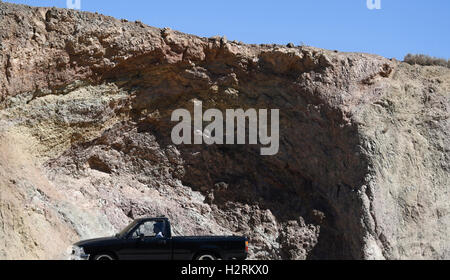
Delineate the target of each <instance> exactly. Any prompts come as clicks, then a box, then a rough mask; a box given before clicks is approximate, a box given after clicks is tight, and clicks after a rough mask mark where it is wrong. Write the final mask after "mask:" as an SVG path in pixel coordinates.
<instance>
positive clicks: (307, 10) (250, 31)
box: [5, 0, 450, 59]
mask: <svg viewBox="0 0 450 280" xmlns="http://www.w3.org/2000/svg"><path fill="white" fill-rule="evenodd" d="M5 2H13V3H21V4H29V5H33V6H56V7H66V0H28V1H27V0H10V1H5ZM81 9H82V10H83V11H91V12H99V13H102V14H106V15H110V16H114V17H117V18H125V19H128V20H141V21H142V22H144V23H146V24H148V25H151V26H156V27H171V28H172V29H176V30H179V31H182V32H186V33H191V34H196V35H199V36H206V37H210V36H214V35H225V36H227V38H228V39H229V40H238V41H243V42H245V43H277V44H287V43H289V42H292V43H295V44H301V43H304V44H307V45H311V46H315V47H321V48H326V49H332V50H335V49H336V50H340V51H357V52H367V53H375V54H380V55H383V56H386V57H388V58H391V57H396V58H398V59H402V58H403V57H404V55H405V54H407V53H409V52H410V53H425V54H429V55H432V56H438V57H444V58H450V1H449V0H431V1H426V0H381V10H369V9H368V8H367V5H366V0H278V1H275V0H273V1H266V0H259V1H253V0H239V1H236V0H226V1H214V0H190V1H186V0H181V1H177V0H171V1H161V0H159V1H152V0H127V1H119V0H81Z"/></svg>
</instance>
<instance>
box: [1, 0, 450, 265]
mask: <svg viewBox="0 0 450 280" xmlns="http://www.w3.org/2000/svg"><path fill="white" fill-rule="evenodd" d="M198 100H201V101H203V106H204V110H206V109H208V108H218V109H222V110H225V109H228V108H230V109H236V108H244V109H247V108H268V109H280V151H279V153H278V154H277V155H276V156H271V157H263V156H260V154H259V147H258V146H252V145H231V146H229V145H225V146H206V145H193V146H175V145H173V144H172V142H171V139H170V132H171V129H172V127H173V125H174V123H173V122H171V121H170V116H171V113H172V111H173V110H174V109H177V108H186V109H189V110H191V111H192V110H193V103H194V102H195V101H198ZM449 106H450V69H447V68H443V67H422V66H411V65H408V64H406V63H401V62H397V61H393V60H388V59H385V58H383V57H380V56H376V55H369V54H360V53H341V52H337V51H328V50H323V49H317V48H313V47H294V48H289V47H284V46H278V45H245V44H242V43H238V42H229V41H227V40H226V39H225V38H220V37H215V38H200V37H197V36H193V35H187V34H182V33H179V32H177V31H173V30H170V29H162V30H161V29H158V28H153V27H149V26H146V25H144V24H142V23H140V22H126V21H125V20H117V19H114V18H111V17H106V16H102V15H97V14H91V13H85V12H78V11H71V10H64V9H55V8H31V7H27V6H20V5H13V4H6V3H1V2H0V152H1V154H0V214H1V215H0V258H8V259H9V258H14V259H48V258H61V257H64V256H63V254H64V252H65V249H66V247H67V246H69V245H70V244H71V243H72V242H74V241H77V240H79V239H80V238H90V237H97V236H102V235H109V234H113V233H114V232H115V231H118V230H119V229H120V228H121V227H123V226H125V225H126V224H127V223H128V222H129V221H130V220H131V219H133V218H136V217H140V216H155V215H166V216H168V217H169V218H171V219H172V222H173V224H174V231H175V233H176V234H187V235H190V234H193V235H196V234H240V235H247V236H249V237H250V240H251V257H252V258H255V259H412V258H414V259H449V258H450V215H449V214H450V213H449V211H450V200H449V199H448V198H449V189H450V187H449V186H450V180H449V163H450V159H449V155H450V154H449V148H450V145H449V144H450V143H449V141H450V140H449V139H450V137H449V131H450V123H449Z"/></svg>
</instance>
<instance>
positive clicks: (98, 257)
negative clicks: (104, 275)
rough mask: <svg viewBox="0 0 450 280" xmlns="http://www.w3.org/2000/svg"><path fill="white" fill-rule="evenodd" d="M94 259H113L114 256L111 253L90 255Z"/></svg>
mask: <svg viewBox="0 0 450 280" xmlns="http://www.w3.org/2000/svg"><path fill="white" fill-rule="evenodd" d="M92 259H93V260H94V261H113V260H114V259H115V258H114V257H113V256H111V254H98V255H95V256H94V257H92Z"/></svg>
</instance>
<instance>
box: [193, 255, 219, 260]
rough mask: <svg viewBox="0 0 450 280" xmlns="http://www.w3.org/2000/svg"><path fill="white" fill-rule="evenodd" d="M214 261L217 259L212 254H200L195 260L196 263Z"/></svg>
mask: <svg viewBox="0 0 450 280" xmlns="http://www.w3.org/2000/svg"><path fill="white" fill-rule="evenodd" d="M216 259H217V258H216V257H215V256H214V255H213V254H210V253H202V254H199V255H198V256H197V257H196V258H195V260H197V261H214V260H216Z"/></svg>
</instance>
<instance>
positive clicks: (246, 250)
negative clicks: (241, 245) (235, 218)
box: [245, 241, 248, 253]
mask: <svg viewBox="0 0 450 280" xmlns="http://www.w3.org/2000/svg"><path fill="white" fill-rule="evenodd" d="M245 252H246V253H248V241H245Z"/></svg>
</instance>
